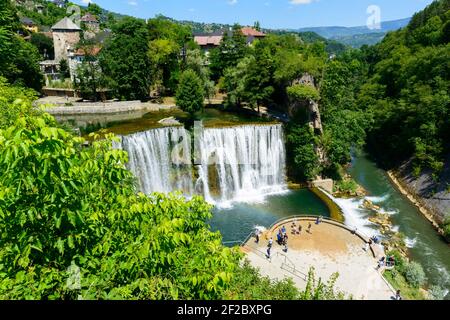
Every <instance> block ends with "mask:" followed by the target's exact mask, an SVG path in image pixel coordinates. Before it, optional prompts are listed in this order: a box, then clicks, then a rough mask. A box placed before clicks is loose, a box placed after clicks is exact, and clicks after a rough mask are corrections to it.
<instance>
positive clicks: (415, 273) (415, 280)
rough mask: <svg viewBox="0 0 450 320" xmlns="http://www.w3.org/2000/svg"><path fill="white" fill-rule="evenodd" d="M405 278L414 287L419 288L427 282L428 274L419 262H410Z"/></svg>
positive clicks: (406, 268)
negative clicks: (426, 274)
mask: <svg viewBox="0 0 450 320" xmlns="http://www.w3.org/2000/svg"><path fill="white" fill-rule="evenodd" d="M405 278H406V281H408V283H409V284H410V285H411V286H413V287H414V288H419V287H421V286H423V285H424V284H425V281H426V276H425V272H424V271H423V268H422V266H421V265H420V264H418V263H417V262H410V263H408V264H407V265H406V267H405Z"/></svg>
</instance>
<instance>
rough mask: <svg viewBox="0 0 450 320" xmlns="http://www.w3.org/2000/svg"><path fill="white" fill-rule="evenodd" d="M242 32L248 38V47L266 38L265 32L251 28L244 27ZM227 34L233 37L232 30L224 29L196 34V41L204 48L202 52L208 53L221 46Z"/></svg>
mask: <svg viewBox="0 0 450 320" xmlns="http://www.w3.org/2000/svg"><path fill="white" fill-rule="evenodd" d="M241 31H242V34H243V35H244V36H245V37H246V38H247V44H248V45H251V44H252V43H253V42H254V41H255V40H258V39H263V38H264V37H265V36H266V35H265V34H264V33H263V32H260V31H258V30H256V29H254V28H251V27H244V28H242V29H241ZM225 33H227V34H228V36H232V31H231V30H227V29H222V30H218V31H216V32H213V33H196V34H194V41H195V43H197V44H198V45H199V46H200V47H201V48H202V50H204V51H206V52H208V51H209V50H211V49H214V48H216V47H218V46H219V45H220V42H221V41H222V39H223V35H224V34H225Z"/></svg>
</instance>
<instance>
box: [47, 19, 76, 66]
mask: <svg viewBox="0 0 450 320" xmlns="http://www.w3.org/2000/svg"><path fill="white" fill-rule="evenodd" d="M52 32H53V45H54V48H55V61H56V62H58V63H59V62H60V61H61V60H63V59H64V60H67V59H68V57H69V52H70V51H71V50H73V49H74V48H75V46H76V45H77V44H78V42H80V32H81V28H80V27H79V26H77V25H76V24H75V23H74V22H73V21H72V20H70V19H69V18H67V17H65V18H64V19H62V20H61V21H59V22H58V23H56V24H55V25H54V26H53V27H52Z"/></svg>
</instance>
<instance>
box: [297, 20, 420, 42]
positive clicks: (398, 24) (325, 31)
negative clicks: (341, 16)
mask: <svg viewBox="0 0 450 320" xmlns="http://www.w3.org/2000/svg"><path fill="white" fill-rule="evenodd" d="M410 20H411V18H406V19H400V20H394V21H386V22H382V23H381V29H376V30H370V29H369V28H367V26H358V27H339V26H330V27H312V28H300V29H298V30H296V31H299V32H306V31H312V32H315V33H317V34H319V35H321V36H322V37H324V38H327V39H337V38H341V37H349V36H354V35H360V34H368V33H387V32H389V31H395V30H398V29H401V28H403V27H405V26H407V25H408V23H409V21H410Z"/></svg>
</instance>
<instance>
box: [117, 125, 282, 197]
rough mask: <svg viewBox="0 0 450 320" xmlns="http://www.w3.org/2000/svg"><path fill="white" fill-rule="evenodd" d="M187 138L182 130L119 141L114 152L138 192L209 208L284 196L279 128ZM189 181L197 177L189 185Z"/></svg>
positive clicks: (208, 130) (242, 129)
mask: <svg viewBox="0 0 450 320" xmlns="http://www.w3.org/2000/svg"><path fill="white" fill-rule="evenodd" d="M195 146H196V149H197V150H196V151H197V152H196V153H195V155H196V159H195V160H194V164H195V169H196V173H194V170H193V167H194V166H193V165H192V162H191V161H192V160H191V137H190V134H189V132H188V131H187V130H185V129H184V128H182V127H170V128H161V129H154V130H149V131H146V132H142V133H137V134H133V135H129V136H123V137H121V141H120V143H118V144H116V145H115V147H116V148H119V149H123V150H125V151H127V152H128V154H129V164H128V167H129V169H130V170H131V171H132V172H133V173H134V175H135V176H136V177H137V179H138V181H139V186H140V189H141V191H143V192H144V193H147V194H148V193H152V192H165V193H166V192H172V191H182V192H183V193H184V194H185V195H186V196H192V195H193V194H200V195H203V196H204V198H205V199H206V200H207V201H209V202H211V203H214V204H218V205H227V204H229V203H230V202H233V201H238V202H249V201H255V200H260V199H263V197H264V196H266V195H269V194H274V193H280V192H283V191H285V190H286V189H287V188H286V182H285V165H286V164H285V163H286V161H285V157H286V155H285V154H286V153H285V147H284V139H283V129H282V126H281V125H251V126H250V125H249V126H239V127H229V128H220V129H216V128H214V129H212V128H206V129H203V128H202V129H201V130H200V131H199V133H198V134H197V133H196V135H195ZM193 176H197V177H198V178H196V181H195V182H194V179H193Z"/></svg>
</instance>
